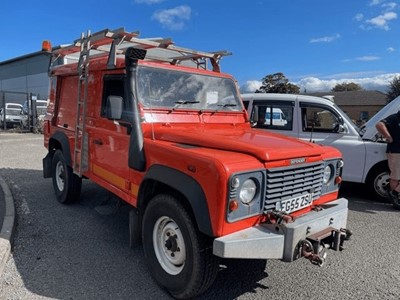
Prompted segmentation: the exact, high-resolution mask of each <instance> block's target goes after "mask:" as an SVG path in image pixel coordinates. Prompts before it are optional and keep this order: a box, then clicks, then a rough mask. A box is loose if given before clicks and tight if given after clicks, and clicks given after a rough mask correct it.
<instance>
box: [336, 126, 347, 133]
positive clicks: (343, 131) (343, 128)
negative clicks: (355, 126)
mask: <svg viewBox="0 0 400 300" xmlns="http://www.w3.org/2000/svg"><path fill="white" fill-rule="evenodd" d="M338 132H339V133H345V132H347V130H346V126H345V125H344V124H340V125H339V128H338Z"/></svg>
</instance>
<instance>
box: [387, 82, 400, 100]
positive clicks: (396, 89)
mask: <svg viewBox="0 0 400 300" xmlns="http://www.w3.org/2000/svg"><path fill="white" fill-rule="evenodd" d="M398 96H400V76H395V77H393V80H392V81H391V82H390V83H389V91H388V92H387V94H386V99H387V101H388V102H390V101H392V100H393V99H395V98H397V97H398Z"/></svg>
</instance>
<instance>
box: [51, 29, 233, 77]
mask: <svg viewBox="0 0 400 300" xmlns="http://www.w3.org/2000/svg"><path fill="white" fill-rule="evenodd" d="M138 36H139V32H137V31H136V32H127V31H125V29H124V28H118V29H115V30H109V29H104V30H101V31H99V32H96V33H93V34H91V33H90V31H88V33H87V35H86V36H85V35H84V34H83V33H82V35H81V38H80V39H77V40H75V41H74V43H73V44H71V45H68V46H60V47H57V48H55V49H53V52H52V53H53V59H52V62H51V66H50V69H52V67H54V66H56V65H59V64H64V63H65V62H63V63H60V61H59V59H60V58H65V57H69V58H75V59H76V60H78V59H79V57H81V56H82V53H81V52H82V51H83V50H82V47H81V46H82V44H86V45H87V50H86V51H88V53H86V54H85V55H87V56H88V57H89V56H94V55H108V62H107V66H108V68H110V69H112V68H115V66H116V57H117V55H119V54H125V51H126V49H128V48H129V47H135V48H140V49H146V50H148V55H147V56H146V59H147V60H152V61H160V62H169V63H170V64H174V65H177V64H181V63H183V62H187V61H190V62H192V63H194V64H195V66H197V68H203V69H205V70H206V69H207V68H208V66H207V59H208V60H209V61H210V62H211V66H212V70H213V71H215V72H220V66H219V61H220V59H221V58H222V57H223V56H227V55H231V54H232V53H230V52H227V51H225V50H224V51H216V52H203V51H197V50H192V49H188V48H182V47H177V46H175V45H174V44H173V42H172V40H171V39H169V38H166V39H164V38H157V39H143V38H138Z"/></svg>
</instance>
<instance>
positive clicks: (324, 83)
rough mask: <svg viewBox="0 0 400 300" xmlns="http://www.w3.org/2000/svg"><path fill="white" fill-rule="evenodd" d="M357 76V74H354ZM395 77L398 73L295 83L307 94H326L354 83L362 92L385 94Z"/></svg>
mask: <svg viewBox="0 0 400 300" xmlns="http://www.w3.org/2000/svg"><path fill="white" fill-rule="evenodd" d="M349 75H350V74H349ZM355 75H357V74H355ZM395 76H400V73H391V74H382V75H376V76H372V77H362V78H354V77H351V76H349V77H342V78H340V79H335V78H331V79H319V78H316V77H307V78H303V79H301V80H299V81H298V82H295V83H294V84H296V85H297V86H299V87H300V91H302V92H303V91H304V90H306V91H307V93H312V92H327V91H330V90H331V89H332V88H333V87H334V86H335V85H337V84H338V83H343V82H354V83H357V84H359V85H360V86H361V87H362V88H363V89H364V90H378V91H381V92H387V90H388V87H389V84H390V82H391V81H392V80H393V78H394V77H395Z"/></svg>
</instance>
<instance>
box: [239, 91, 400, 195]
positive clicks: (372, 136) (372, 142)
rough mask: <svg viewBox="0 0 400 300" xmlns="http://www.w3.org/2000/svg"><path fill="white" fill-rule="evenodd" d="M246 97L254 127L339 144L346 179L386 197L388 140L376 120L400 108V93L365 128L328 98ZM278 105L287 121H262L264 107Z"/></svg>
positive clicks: (246, 104) (291, 95) (244, 99)
mask: <svg viewBox="0 0 400 300" xmlns="http://www.w3.org/2000/svg"><path fill="white" fill-rule="evenodd" d="M242 100H243V103H244V106H245V107H246V109H247V111H248V114H249V117H250V121H251V122H252V124H253V126H254V127H256V128H262V129H267V130H274V131H276V132H280V133H282V134H284V135H289V136H294V137H297V138H300V139H303V140H307V141H311V142H314V143H319V144H323V145H331V146H334V147H336V148H337V149H339V150H340V151H341V152H342V155H343V159H344V168H343V180H344V181H348V182H358V183H364V184H366V187H367V188H368V189H370V191H371V192H373V193H374V195H375V196H376V197H379V198H382V199H383V198H386V186H387V184H388V183H389V168H388V165H387V158H386V142H385V141H384V140H383V138H382V137H380V136H379V135H378V132H377V131H376V129H375V124H376V123H377V122H378V121H380V120H381V119H383V118H384V117H386V116H388V115H389V114H391V113H394V112H397V111H398V110H399V109H400V97H398V98H396V99H395V100H393V101H392V102H390V104H388V105H386V106H385V107H384V108H383V109H382V110H381V111H379V112H378V113H377V114H376V115H375V116H374V117H372V118H371V119H370V120H369V121H368V122H367V123H366V124H364V125H363V126H362V127H361V128H358V127H357V126H356V125H355V124H354V123H353V122H352V120H351V119H350V118H349V117H348V116H347V115H346V114H345V113H344V112H343V111H342V110H341V109H340V108H339V107H338V106H337V105H336V104H335V103H334V102H332V101H331V100H329V99H326V98H321V97H313V96H306V95H294V94H269V93H267V94H265V93H255V94H242ZM274 108H279V109H280V110H282V111H283V112H284V113H285V118H286V121H287V124H285V126H274V125H272V126H270V125H268V124H267V125H266V124H260V123H259V122H258V119H259V118H260V116H262V113H261V114H260V111H261V112H262V111H265V109H274Z"/></svg>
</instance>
